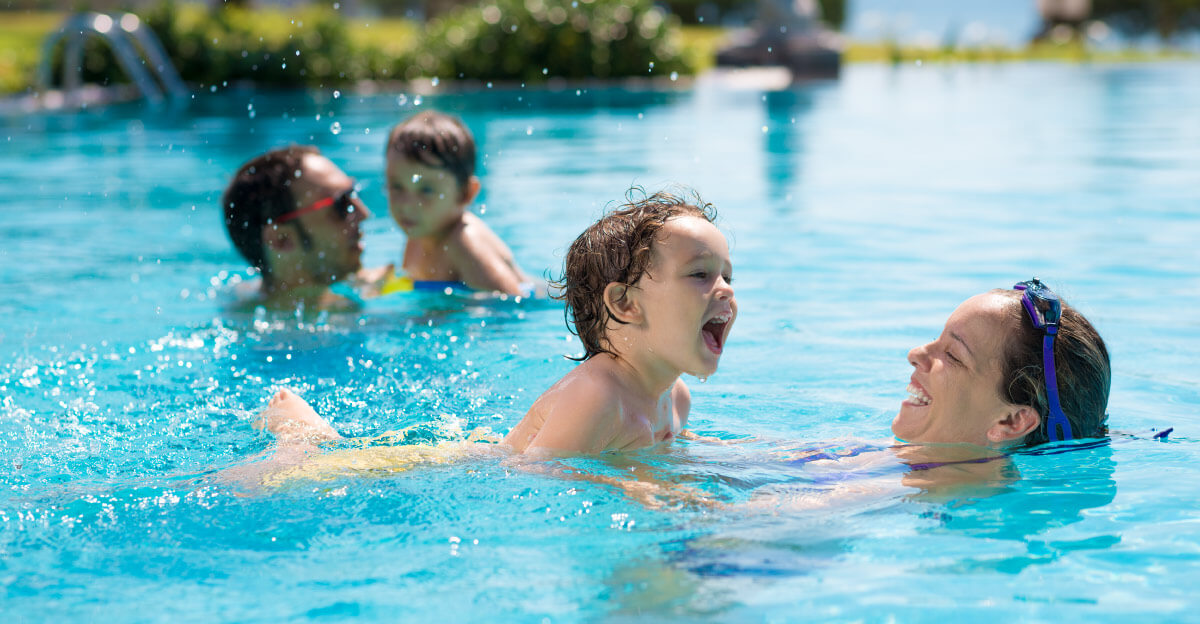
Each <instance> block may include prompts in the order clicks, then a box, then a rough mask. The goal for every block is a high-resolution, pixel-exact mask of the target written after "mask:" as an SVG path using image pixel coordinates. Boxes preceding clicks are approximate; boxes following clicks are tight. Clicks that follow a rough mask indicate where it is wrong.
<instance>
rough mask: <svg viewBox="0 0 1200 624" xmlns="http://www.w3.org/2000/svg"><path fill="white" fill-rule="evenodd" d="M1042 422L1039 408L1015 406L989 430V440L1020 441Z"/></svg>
mask: <svg viewBox="0 0 1200 624" xmlns="http://www.w3.org/2000/svg"><path fill="white" fill-rule="evenodd" d="M1041 424H1042V417H1041V415H1039V414H1038V412H1037V410H1035V409H1033V408H1032V407H1030V406H1028V405H1023V406H1021V407H1018V408H1013V409H1012V410H1011V411H1009V412H1008V413H1007V414H1005V415H1004V418H1002V419H1001V420H998V421H996V422H995V423H993V424H992V426H991V427H990V428H989V429H988V431H987V436H988V441H989V442H1019V441H1020V440H1022V439H1024V438H1025V436H1026V435H1027V434H1029V432H1030V431H1033V430H1035V429H1037V428H1038V427H1039V426H1040V425H1041Z"/></svg>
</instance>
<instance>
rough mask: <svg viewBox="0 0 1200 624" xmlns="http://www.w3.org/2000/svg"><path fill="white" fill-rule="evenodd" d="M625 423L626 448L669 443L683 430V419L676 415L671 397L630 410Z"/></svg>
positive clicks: (626, 414) (627, 412)
mask: <svg viewBox="0 0 1200 624" xmlns="http://www.w3.org/2000/svg"><path fill="white" fill-rule="evenodd" d="M624 421H625V427H624V429H625V434H626V435H625V437H626V439H627V440H628V443H627V444H625V445H623V447H624V448H640V447H646V446H653V445H655V444H658V443H660V442H669V441H671V440H673V439H675V437H676V436H678V435H679V432H680V430H682V429H683V424H682V418H681V417H680V416H679V414H677V413H676V411H675V405H674V402H673V401H672V400H671V399H670V398H669V397H668V398H666V399H664V400H661V401H659V402H658V403H657V404H654V403H648V404H643V405H638V406H635V407H632V408H631V409H628V410H627V411H626V413H625V418H624Z"/></svg>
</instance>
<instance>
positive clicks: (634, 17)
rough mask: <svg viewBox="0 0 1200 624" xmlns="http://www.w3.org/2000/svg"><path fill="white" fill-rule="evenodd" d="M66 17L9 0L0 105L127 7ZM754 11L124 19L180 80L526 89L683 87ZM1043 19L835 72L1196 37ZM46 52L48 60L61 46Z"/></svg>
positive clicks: (88, 75)
mask: <svg viewBox="0 0 1200 624" xmlns="http://www.w3.org/2000/svg"><path fill="white" fill-rule="evenodd" d="M847 1H853V0H821V1H820V2H819V4H820V7H821V12H822V16H823V20H824V22H825V24H826V26H827V27H829V28H831V29H834V30H840V29H842V28H843V27H844V26H845V22H846V19H847V10H848V6H847ZM1006 1H1008V0H1006ZM1028 2H1029V3H1033V2H1034V0H1028ZM65 4H66V3H64V2H52V1H47V0H9V1H8V2H7V3H5V5H4V8H0V93H15V92H21V91H27V90H29V89H30V88H31V85H32V84H33V79H34V73H35V71H36V67H37V64H38V63H39V61H40V58H41V55H42V53H43V51H42V41H43V40H44V38H45V37H46V35H48V34H49V33H51V32H53V31H55V30H57V29H58V28H59V27H60V25H61V23H62V21H63V19H64V18H65V17H66V15H68V14H69V13H70V12H71V11H75V10H85V9H91V10H101V11H116V10H126V9H128V7H127V6H125V5H124V3H121V2H113V1H107V0H96V1H94V2H86V0H85V1H84V2H76V3H74V4H71V5H70V6H69V7H68V8H64V7H63V5H65ZM1050 4H1053V2H1050ZM755 5H756V0H664V1H660V2H654V0H620V1H617V0H485V1H483V2H479V1H472V0H410V1H407V2H387V1H385V0H374V1H370V0H346V1H345V2H344V4H340V3H338V2H322V3H319V4H316V3H312V4H302V5H301V6H299V7H297V6H283V5H280V4H275V3H271V2H258V3H256V2H249V1H247V0H240V1H236V2H210V3H207V4H205V3H194V2H177V1H174V0H159V1H158V2H157V3H154V4H142V5H141V6H140V7H138V8H136V9H134V12H135V13H137V14H138V15H139V16H140V17H141V19H142V20H143V21H144V22H145V23H146V24H147V25H149V26H150V27H151V28H152V29H153V30H154V31H155V33H156V34H157V35H158V36H159V38H160V39H161V40H162V42H163V45H164V47H165V48H166V50H167V53H168V55H169V56H170V57H171V59H172V61H173V62H174V63H175V66H176V67H177V68H178V69H179V72H180V75H181V76H182V77H183V79H184V80H186V81H188V82H191V83H195V84H199V85H214V84H231V83H236V82H239V81H251V82H254V83H255V84H259V85H267V86H334V85H340V84H346V83H353V82H357V81H363V80H374V81H388V80H413V79H417V78H430V79H431V78H435V77H436V78H438V79H439V80H453V79H467V80H477V81H492V80H496V81H505V80H507V81H521V82H526V83H537V82H542V81H546V80H550V79H554V78H566V79H585V78H599V79H607V78H621V77H630V76H643V77H645V76H649V77H666V76H671V75H683V76H686V75H691V74H695V73H697V72H702V71H705V70H707V69H709V68H710V67H712V65H713V63H714V59H715V56H716V51H717V49H719V48H720V47H721V46H722V45H723V44H724V43H725V42H727V41H728V40H729V35H730V33H731V32H732V31H733V29H734V28H736V27H737V26H741V25H745V24H747V23H750V22H751V21H752V20H753V17H754V14H755ZM1031 10H1032V9H1031ZM1056 19H1057V18H1053V17H1049V18H1046V17H1044V18H1043V28H1042V29H1041V30H1040V32H1039V34H1038V36H1037V37H1035V38H1034V40H1033V41H1031V42H1029V43H1028V44H1027V45H1017V46H1013V45H1000V44H997V43H996V42H989V41H977V42H962V41H959V40H958V39H956V38H955V37H954V36H950V35H947V36H946V37H944V39H943V41H941V42H939V43H938V44H936V45H929V44H928V43H926V44H913V43H907V42H901V41H898V40H894V39H892V38H891V37H888V36H884V37H881V38H878V39H877V40H875V41H854V40H849V41H847V42H846V45H845V48H844V58H845V60H846V61H847V62H863V61H878V62H892V63H900V62H908V61H913V60H925V61H932V62H954V61H1004V60H1013V59H1026V60H1029V59H1032V60H1038V59H1062V60H1073V61H1083V60H1094V59H1101V60H1142V59H1154V58H1163V57H1164V56H1176V55H1180V54H1182V53H1180V52H1177V51H1175V50H1172V49H1171V48H1170V47H1165V48H1164V47H1161V46H1159V47H1150V48H1148V47H1146V46H1137V45H1129V46H1124V47H1121V48H1120V49H1111V48H1109V49H1104V50H1097V49H1094V47H1093V46H1090V45H1089V43H1088V37H1087V33H1088V32H1092V31H1089V30H1087V29H1089V28H1091V29H1093V30H1094V29H1095V28H1097V26H1096V24H1100V25H1101V26H1102V27H1103V28H1106V29H1112V30H1113V31H1116V32H1119V33H1122V34H1123V35H1125V36H1126V37H1127V38H1128V40H1130V41H1134V40H1136V39H1137V38H1138V37H1147V36H1151V37H1158V38H1160V39H1162V40H1165V41H1170V40H1172V39H1173V38H1175V37H1178V36H1179V35H1180V33H1187V32H1195V31H1196V30H1197V29H1198V28H1200V0H1141V1H1138V0H1092V2H1091V12H1090V15H1089V16H1088V17H1087V22H1086V23H1085V22H1083V21H1082V20H1072V19H1063V20H1058V21H1056ZM1059 22H1061V23H1059ZM1056 29H1057V30H1056ZM85 50H86V51H85V57H84V58H85V65H84V68H83V71H84V77H85V79H87V80H89V81H93V82H99V83H101V84H112V83H119V82H124V81H126V80H127V79H126V77H125V76H124V75H123V73H122V71H121V69H120V67H119V65H118V64H117V63H116V62H114V59H113V57H112V54H111V52H110V51H109V50H108V49H107V47H106V46H105V45H103V44H101V42H99V41H98V40H90V41H89V42H88V44H87V46H86V49H85ZM53 54H54V55H55V58H56V59H57V58H58V57H61V54H62V50H61V46H60V47H59V49H57V50H55V51H53Z"/></svg>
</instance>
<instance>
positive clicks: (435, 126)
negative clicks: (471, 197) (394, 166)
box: [387, 111, 475, 189]
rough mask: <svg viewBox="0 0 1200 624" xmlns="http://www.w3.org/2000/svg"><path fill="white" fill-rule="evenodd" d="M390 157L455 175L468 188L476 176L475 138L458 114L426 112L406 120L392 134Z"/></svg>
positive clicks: (389, 143) (389, 148) (389, 146)
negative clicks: (453, 115)
mask: <svg viewBox="0 0 1200 624" xmlns="http://www.w3.org/2000/svg"><path fill="white" fill-rule="evenodd" d="M387 156H388V157H392V156H399V157H401V158H405V159H408V160H411V161H414V162H419V163H421V164H424V165H429V166H431V167H438V168H441V169H445V170H447V171H449V172H450V173H451V174H453V175H454V179H455V180H457V181H458V188H459V189H464V188H466V186H467V182H468V181H469V180H470V179H471V176H473V175H475V138H474V137H472V136H471V131H470V130H467V127H466V126H464V125H463V123H462V122H461V121H459V119H458V118H457V117H452V116H450V115H447V114H445V113H439V112H437V111H425V112H423V113H418V114H416V115H413V116H412V117H409V118H408V119H405V120H404V121H402V122H400V123H399V124H397V125H396V127H395V128H392V132H391V134H390V135H389V136H388V146H387Z"/></svg>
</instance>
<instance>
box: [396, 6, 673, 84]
mask: <svg viewBox="0 0 1200 624" xmlns="http://www.w3.org/2000/svg"><path fill="white" fill-rule="evenodd" d="M678 41H679V28H678V22H677V20H676V19H675V18H674V17H673V16H670V15H666V14H664V13H663V12H662V11H660V10H659V9H657V8H656V7H655V6H654V3H653V2H651V1H650V0H624V1H623V2H619V3H618V2H612V1H610V0H491V1H489V2H485V3H483V4H480V5H478V6H473V7H467V8H463V9H459V10H457V11H453V12H451V13H449V14H447V15H445V16H443V17H440V18H437V19H434V20H432V21H431V22H430V23H429V24H428V27H427V29H426V31H425V36H424V37H423V38H422V40H421V44H420V45H419V46H418V47H417V52H416V53H415V55H414V59H413V63H412V64H411V65H410V66H409V67H408V68H407V69H406V70H405V77H407V78H410V79H411V78H416V77H418V76H431V77H439V78H443V79H444V78H474V79H481V80H521V81H526V82H539V81H543V80H546V79H548V78H554V77H560V78H591V77H596V78H615V77H623V76H666V75H669V74H671V73H672V72H678V73H690V72H691V69H692V68H691V67H690V66H689V65H688V63H687V62H685V61H684V59H683V57H682V56H681V55H680V53H679V45H678Z"/></svg>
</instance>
